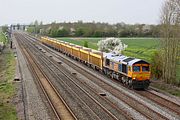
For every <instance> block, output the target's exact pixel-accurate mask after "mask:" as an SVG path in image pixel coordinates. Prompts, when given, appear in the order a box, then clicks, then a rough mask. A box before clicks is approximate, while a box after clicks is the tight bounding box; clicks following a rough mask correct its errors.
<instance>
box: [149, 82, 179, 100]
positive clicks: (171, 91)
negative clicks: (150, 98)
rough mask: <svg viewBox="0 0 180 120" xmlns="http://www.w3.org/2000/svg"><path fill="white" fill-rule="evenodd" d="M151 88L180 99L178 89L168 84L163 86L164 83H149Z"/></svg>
mask: <svg viewBox="0 0 180 120" xmlns="http://www.w3.org/2000/svg"><path fill="white" fill-rule="evenodd" d="M151 86H153V87H155V88H157V89H160V90H163V91H165V92H167V93H169V94H171V95H174V96H178V97H180V89H179V88H177V87H175V86H172V85H168V84H165V83H163V82H159V81H158V82H153V83H151Z"/></svg>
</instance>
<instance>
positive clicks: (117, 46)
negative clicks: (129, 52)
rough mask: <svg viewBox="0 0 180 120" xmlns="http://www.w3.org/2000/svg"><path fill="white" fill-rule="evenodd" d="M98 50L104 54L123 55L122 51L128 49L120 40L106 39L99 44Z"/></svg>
mask: <svg viewBox="0 0 180 120" xmlns="http://www.w3.org/2000/svg"><path fill="white" fill-rule="evenodd" d="M97 45H98V50H100V51H102V52H115V53H121V51H122V50H124V49H125V48H127V45H126V44H123V43H122V42H121V40H120V39H119V38H106V39H104V40H101V41H99V42H98V43H97Z"/></svg>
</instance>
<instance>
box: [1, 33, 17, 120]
mask: <svg viewBox="0 0 180 120" xmlns="http://www.w3.org/2000/svg"><path fill="white" fill-rule="evenodd" d="M1 37H2V36H1ZM15 64H16V63H15V59H14V55H13V53H12V52H11V51H10V50H9V49H8V48H6V49H4V51H3V53H2V54H0V120H16V119H17V115H16V109H15V107H14V105H13V103H12V98H13V96H14V94H15V86H14V84H13V77H14V73H15Z"/></svg>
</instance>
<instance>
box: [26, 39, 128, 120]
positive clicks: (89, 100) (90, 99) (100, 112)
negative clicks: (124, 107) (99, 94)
mask: <svg viewBox="0 0 180 120" xmlns="http://www.w3.org/2000/svg"><path fill="white" fill-rule="evenodd" d="M26 42H27V41H26ZM31 47H33V46H32V45H31ZM27 48H28V46H27ZM34 49H35V48H34ZM36 49H37V48H36ZM38 51H39V49H38ZM38 51H35V52H36V53H37V52H38ZM31 52H32V51H31ZM34 54H35V53H34ZM46 57H47V56H46ZM46 57H44V58H43V57H42V56H41V57H40V58H41V59H39V60H38V61H41V62H43V63H42V64H44V66H46V69H49V72H51V74H54V75H55V73H53V72H54V71H57V72H56V76H55V77H56V78H57V79H59V80H60V79H61V84H62V83H63V86H65V87H66V88H71V89H72V88H73V89H74V91H72V90H71V93H73V95H74V97H77V96H79V95H78V94H80V96H81V98H80V96H79V97H77V98H79V102H80V101H83V102H84V104H85V105H86V106H88V107H89V109H91V112H92V111H93V112H94V113H96V116H97V118H99V119H108V120H109V119H122V118H123V116H122V115H121V114H120V111H119V110H118V108H117V107H116V106H114V105H113V104H110V105H109V106H108V107H109V108H107V105H106V107H105V106H104V105H105V104H104V105H102V103H101V102H102V100H101V102H99V100H100V98H99V100H96V99H95V98H94V96H92V95H90V94H89V93H88V92H86V90H84V89H83V88H82V87H81V86H80V85H79V84H77V83H75V82H74V80H73V78H71V77H70V76H68V74H67V73H65V72H63V71H62V70H60V69H59V68H58V67H54V64H53V63H52V60H48V59H47V58H46ZM63 75H64V76H65V77H64V76H63ZM62 78H63V80H62ZM67 78H68V79H67ZM69 80H70V81H71V82H67V81H69ZM64 81H65V82H64ZM72 83H73V84H72ZM82 99H83V100H82ZM83 102H82V104H83ZM87 104H88V105H87ZM110 110H112V111H111V112H110ZM86 111H87V110H86ZM91 112H90V113H91ZM112 112H113V113H112ZM77 116H78V115H77ZM97 118H96V119H97ZM124 118H125V119H132V118H130V117H129V118H128V117H124ZM124 118H123V119H124Z"/></svg>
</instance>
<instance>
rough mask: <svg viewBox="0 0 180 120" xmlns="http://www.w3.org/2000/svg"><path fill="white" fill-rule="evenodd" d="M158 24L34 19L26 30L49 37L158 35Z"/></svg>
mask: <svg viewBox="0 0 180 120" xmlns="http://www.w3.org/2000/svg"><path fill="white" fill-rule="evenodd" d="M159 28H160V26H159V25H146V24H134V25H130V24H125V23H123V22H122V23H117V24H108V23H100V22H97V23H95V22H83V21H78V22H73V23H71V22H68V23H66V22H63V23H56V22H53V23H51V24H47V25H43V24H42V22H38V21H35V22H34V23H32V24H31V26H30V27H28V29H27V31H28V32H30V33H35V34H42V35H47V36H51V37H158V36H159Z"/></svg>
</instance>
